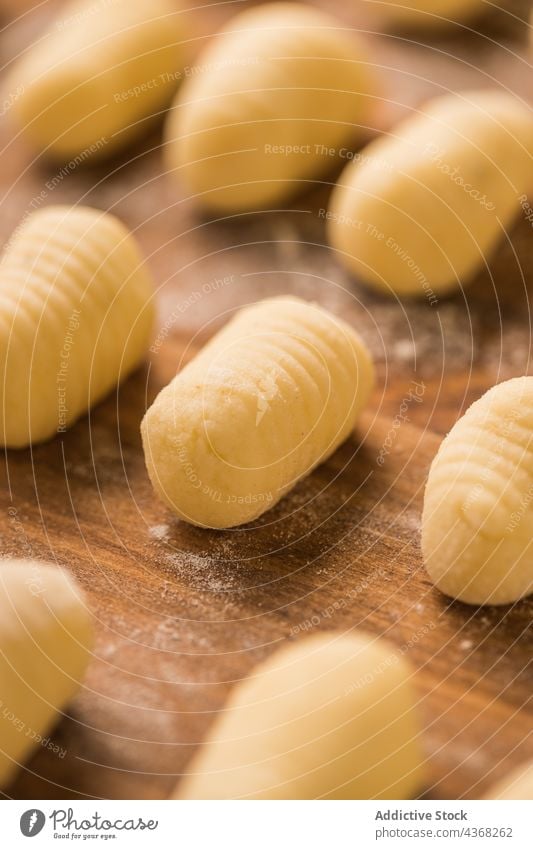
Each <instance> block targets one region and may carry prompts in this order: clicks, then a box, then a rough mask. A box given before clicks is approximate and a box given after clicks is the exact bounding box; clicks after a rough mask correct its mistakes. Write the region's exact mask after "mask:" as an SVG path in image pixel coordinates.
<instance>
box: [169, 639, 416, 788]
mask: <svg viewBox="0 0 533 849" xmlns="http://www.w3.org/2000/svg"><path fill="white" fill-rule="evenodd" d="M411 678H412V671H411V667H410V666H409V664H408V663H407V661H406V660H405V659H404V658H403V657H401V656H400V655H399V654H398V653H397V651H396V650H395V649H394V647H393V646H392V645H390V644H389V643H387V642H386V641H385V640H379V639H377V638H376V637H371V636H369V635H367V634H364V633H360V632H359V633H358V632H354V633H351V634H350V635H349V636H344V635H341V634H337V633H335V632H333V633H327V634H319V635H316V636H314V637H308V638H307V639H304V640H301V641H299V642H297V643H295V644H289V645H288V646H287V647H285V648H282V649H280V650H279V651H277V652H275V653H274V654H273V655H272V657H270V658H268V659H267V660H266V661H265V662H264V663H262V664H260V665H259V666H258V667H257V668H256V669H255V670H254V671H253V672H252V674H251V676H250V677H249V678H247V679H246V680H245V681H243V682H242V683H240V684H238V685H236V686H235V688H234V690H233V691H232V693H231V695H230V698H229V701H228V704H227V705H226V706H225V707H224V710H223V711H222V712H221V714H220V717H219V718H218V719H217V720H215V723H214V724H213V727H212V728H211V729H210V731H209V734H208V737H207V740H206V741H205V743H204V744H203V746H202V747H201V748H200V750H199V753H198V754H197V755H196V757H195V758H193V762H192V764H191V765H190V766H189V767H188V768H187V772H188V775H187V776H186V777H185V778H184V779H183V780H182V782H181V784H179V785H178V787H177V790H176V795H175V798H178V799H239V798H247V799H408V798H410V797H412V796H413V795H414V794H415V793H416V792H417V791H418V790H419V789H420V787H421V783H422V781H423V755H422V751H421V746H420V729H419V725H418V718H417V716H416V707H415V706H416V693H415V689H414V687H413V684H412V680H411Z"/></svg>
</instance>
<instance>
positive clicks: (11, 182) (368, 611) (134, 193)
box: [0, 0, 533, 798]
mask: <svg viewBox="0 0 533 849" xmlns="http://www.w3.org/2000/svg"><path fill="white" fill-rule="evenodd" d="M54 5H57V4H54V3H51V2H49V3H44V4H42V5H41V6H40V7H39V8H38V9H36V10H34V11H33V12H31V13H30V14H28V15H27V16H26V17H25V18H24V19H22V20H20V21H18V22H16V23H13V24H11V25H9V26H6V28H5V29H4V30H3V32H2V33H1V36H0V49H1V55H2V64H3V65H6V66H7V65H9V62H10V60H11V59H12V58H13V57H14V56H16V55H17V53H18V52H19V51H20V50H21V49H23V48H24V47H25V46H26V44H28V43H29V42H30V41H31V39H32V38H33V37H36V36H37V34H38V33H39V31H40V29H41V28H42V26H43V24H44V23H45V21H46V19H47V18H48V17H50V15H51V13H52V11H53V6H54ZM324 5H327V6H328V7H329V8H330V9H331V8H332V6H336V7H337V8H336V11H337V12H338V14H339V16H340V17H342V18H343V19H344V20H345V21H346V22H347V23H349V24H350V25H352V26H353V27H354V28H355V29H361V30H363V31H364V33H365V37H366V38H367V39H368V42H369V55H370V56H371V57H372V61H373V62H374V63H375V64H376V66H378V68H379V71H380V73H381V76H382V81H383V92H384V101H383V103H382V107H381V109H380V111H379V114H378V115H377V117H376V128H375V129H376V130H378V129H386V128H387V127H388V126H390V125H391V123H392V122H394V121H395V120H397V118H398V117H401V116H402V115H403V114H406V113H408V112H409V111H410V109H411V108H413V107H415V106H416V105H417V104H419V103H420V101H421V100H423V99H424V98H425V97H427V96H431V95H436V94H439V93H441V92H444V91H446V90H448V89H452V90H456V89H460V88H463V87H476V86H488V85H503V86H506V87H508V88H510V89H511V90H513V91H515V92H517V93H518V94H520V95H522V96H524V97H525V98H527V97H528V96H529V97H530V95H531V91H532V83H533V76H532V69H531V67H530V64H529V58H528V53H527V48H526V44H525V39H526V29H527V27H526V24H525V23H524V13H525V6H526V5H527V4H520V3H515V4H513V6H512V8H513V11H514V13H515V15H516V17H512V16H511V15H510V14H504V13H502V14H498V13H495V14H492V15H490V16H489V17H488V18H487V19H486V20H484V21H482V22H479V23H478V24H477V25H476V29H477V32H476V31H468V30H467V29H461V30H456V31H455V33H451V34H449V35H443V36H442V35H441V36H440V37H439V38H438V39H435V38H433V39H430V38H427V37H422V36H420V35H418V36H417V35H410V36H402V37H400V36H398V35H394V36H387V35H380V34H379V33H377V32H376V31H375V30H376V27H375V23H373V22H372V19H371V17H370V15H369V12H368V10H367V9H366V5H365V8H363V9H362V10H361V9H360V8H358V6H357V4H356V3H354V4H345V3H343V2H341V0H336V2H335V3H334V4H333V3H328V4H326V3H325V0H324ZM367 5H369V4H367ZM237 6H238V7H242V4H232V3H221V4H219V5H217V6H214V7H213V8H212V9H205V8H204V10H203V11H202V12H198V13H194V14H191V16H190V17H191V19H192V21H193V25H194V26H195V27H197V30H196V31H197V32H198V33H199V37H198V44H202V43H203V42H204V40H205V37H206V36H207V35H208V34H209V33H210V32H212V31H213V30H214V29H215V28H216V27H217V26H218V25H219V23H220V22H222V21H223V20H224V19H225V18H227V17H228V16H229V15H230V14H231V13H232V11H235V8H236V7H237ZM347 6H350V8H351V12H350V17H348V16H347V9H346V8H345V7H347ZM333 11H335V9H333ZM0 143H1V146H2V153H1V160H0V194H1V197H2V204H1V216H0V237H1V238H2V240H6V239H7V238H8V236H9V234H10V232H11V231H12V230H13V228H14V227H15V225H16V223H17V221H18V220H19V219H20V218H21V216H22V215H23V214H24V212H25V211H26V209H27V208H28V205H29V202H31V200H32V199H33V198H35V197H37V196H38V195H39V193H40V192H42V191H43V187H44V186H45V184H46V182H47V181H48V180H50V178H51V177H53V176H54V173H55V169H54V167H53V166H50V165H47V164H46V163H44V162H41V161H40V160H39V159H37V160H34V154H33V152H32V151H30V150H29V149H27V148H26V147H25V146H24V145H23V144H22V143H21V142H20V141H18V140H17V141H16V143H15V142H14V141H13V137H12V130H11V127H10V125H9V115H6V116H5V117H4V118H2V122H1V131H0ZM160 143H161V139H160V135H159V134H158V133H155V134H154V135H152V136H151V137H150V138H148V139H145V140H143V141H142V143H140V144H139V145H138V146H137V147H136V148H135V149H133V150H129V151H128V152H127V154H125V155H124V157H123V158H119V159H115V160H114V161H113V162H111V163H107V164H105V165H103V166H100V167H98V168H93V169H85V170H83V169H77V170H75V171H74V172H73V173H71V174H69V175H68V176H67V177H65V178H64V179H63V180H61V181H60V185H59V186H58V187H57V188H55V189H53V190H52V191H47V193H46V196H45V198H44V200H43V205H44V204H48V203H58V202H61V203H65V202H67V203H69V202H72V203H76V202H79V201H83V202H84V203H88V204H92V205H94V206H96V207H99V208H102V209H109V210H112V211H113V212H114V213H116V214H117V215H119V216H120V217H121V218H122V219H123V220H124V221H125V222H126V223H127V224H128V225H129V226H130V227H131V228H132V229H133V230H135V232H136V235H137V237H138V239H139V241H140V243H141V245H142V248H143V250H144V252H145V254H146V256H147V258H148V263H149V265H150V267H151V269H152V271H153V273H154V276H155V278H156V280H157V283H158V286H159V292H158V303H159V318H160V321H161V323H162V322H164V321H165V320H166V319H167V318H168V317H169V316H170V315H173V316H174V319H173V322H172V327H171V332H170V334H169V335H168V337H167V339H166V340H165V343H164V345H163V346H162V348H161V350H160V351H159V352H158V353H157V354H153V355H152V358H151V361H150V366H149V368H146V369H144V370H142V371H141V372H139V373H137V374H136V375H134V376H133V377H132V378H131V379H129V380H128V381H126V382H125V383H124V385H123V386H121V387H120V389H119V390H118V391H117V393H116V394H114V395H113V396H112V397H110V398H108V399H107V401H105V402H104V403H102V404H100V405H99V406H98V407H97V408H96V409H94V410H92V411H91V414H90V416H88V417H87V418H85V419H83V420H82V421H80V422H79V423H78V424H77V425H76V426H75V427H73V428H72V429H71V430H70V431H69V432H68V433H67V434H66V435H64V436H62V437H61V438H57V439H55V440H53V441H51V442H49V443H48V444H46V445H41V446H37V447H34V448H33V449H30V450H26V451H8V452H6V453H5V462H4V463H3V464H2V465H3V471H2V481H3V483H2V490H1V499H2V504H1V513H0V533H1V536H0V540H1V552H2V554H3V555H8V556H35V557H38V558H45V559H48V560H51V561H54V562H57V563H58V564H61V565H64V566H66V567H67V568H68V569H69V570H71V571H72V572H73V573H74V574H75V575H76V576H77V578H78V579H79V581H80V583H81V585H82V587H83V588H84V590H85V592H86V593H87V599H88V604H89V606H90V608H91V610H92V612H93V614H94V617H95V621H96V631H97V639H96V648H95V651H94V658H93V661H92V663H91V665H90V668H89V671H88V675H87V679H86V683H85V687H84V688H83V691H82V692H81V693H80V694H79V696H78V697H77V698H76V700H75V701H74V703H73V704H72V706H71V709H70V712H69V716H66V717H64V718H63V719H62V721H61V723H60V724H59V725H58V727H57V728H56V730H55V731H54V735H53V736H54V742H57V743H58V745H60V746H61V747H62V748H63V749H65V750H66V756H65V757H63V758H59V757H58V756H57V755H54V754H53V753H52V752H50V751H47V750H44V749H43V750H40V751H39V752H37V754H36V755H35V757H34V758H33V759H32V761H31V762H30V763H28V764H27V765H26V766H25V768H24V769H21V771H20V772H19V775H18V777H17V779H16V781H15V782H14V784H13V785H12V786H11V787H10V788H9V789H8V790H7V792H6V796H8V797H15V798H70V797H72V798H85V797H89V798H90V797H106V798H164V797H165V796H167V795H168V794H169V793H170V792H171V790H172V788H173V786H174V784H175V782H176V780H177V777H178V776H179V775H180V774H181V773H182V772H183V771H186V768H187V762H188V760H189V758H190V756H191V755H192V753H193V751H194V749H195V747H196V746H197V745H198V743H199V742H200V741H201V739H202V737H203V736H204V734H205V732H206V729H207V727H208V725H209V723H210V722H211V721H212V718H213V714H214V712H215V711H216V710H217V709H218V708H220V706H221V705H222V704H223V703H224V700H225V698H226V696H227V694H228V692H229V690H230V688H231V687H232V686H233V685H234V683H235V682H236V681H238V680H239V679H240V678H242V677H243V676H245V675H246V674H247V673H248V672H249V671H250V669H251V668H252V666H253V665H254V664H255V663H256V662H257V661H258V660H260V659H261V658H264V657H266V656H267V655H268V654H269V653H270V652H272V651H273V650H274V649H276V648H278V647H279V646H281V645H283V644H284V642H285V641H286V640H287V639H301V638H302V637H304V636H305V634H306V633H311V632H312V633H314V632H316V631H319V630H331V629H340V630H341V631H349V630H350V629H352V628H357V627H361V628H364V629H366V630H367V631H370V632H372V633H375V634H383V635H385V636H386V637H388V639H390V640H391V641H392V642H393V643H395V644H396V646H397V647H402V648H403V650H404V651H405V653H406V655H407V656H408V658H409V660H410V661H411V663H412V664H413V667H414V669H415V670H416V684H417V687H418V691H419V694H420V704H419V709H420V715H421V718H422V721H423V723H424V725H425V729H426V730H425V737H424V740H425V749H426V752H427V757H428V769H429V773H428V783H427V790H426V794H427V796H428V797H429V798H460V797H468V798H470V797H472V798H476V797H479V795H480V794H481V793H482V792H484V791H485V790H486V789H487V787H488V785H489V784H490V782H491V781H492V780H493V779H494V778H495V777H498V776H499V775H501V774H502V772H503V771H504V770H507V769H509V768H511V767H512V766H513V765H514V764H517V763H519V762H520V761H522V760H524V759H525V758H527V757H532V756H533V742H532V741H531V739H530V732H531V726H532V722H531V711H530V710H529V711H528V701H529V699H530V694H531V689H532V686H531V685H532V676H531V670H530V669H528V664H529V662H530V657H531V652H532V641H531V633H530V631H529V626H530V623H531V619H532V614H533V601H532V600H526V601H523V602H521V603H520V604H517V605H515V606H514V607H512V608H486V609H480V610H477V609H475V608H472V607H467V606H464V605H462V604H459V603H451V602H450V601H449V600H448V599H446V598H445V597H443V596H442V595H440V594H439V593H438V592H437V591H435V590H434V589H433V588H432V586H431V585H430V583H429V581H428V579H427V577H426V575H425V572H424V569H423V566H422V562H421V557H420V550H419V526H420V511H421V504H422V493H423V486H424V481H425V477H426V473H427V470H428V466H429V464H430V462H431V459H432V457H433V455H434V453H435V451H436V448H437V446H438V444H439V440H440V438H441V435H442V434H443V433H445V432H446V431H447V430H448V429H449V427H450V426H451V425H452V424H453V422H454V421H455V420H456V418H457V417H458V416H459V415H461V413H462V412H463V411H464V410H465V408H466V407H467V405H468V404H469V403H470V402H471V401H472V400H474V399H475V398H477V397H478V396H479V395H480V394H481V393H482V392H483V391H484V390H485V389H486V388H487V387H489V386H490V385H491V384H493V383H496V382H498V381H500V380H504V379H506V378H509V377H511V376H515V375H520V374H523V373H527V372H530V371H531V366H530V350H531V315H530V302H529V296H530V287H531V283H532V281H533V253H532V251H531V243H532V237H531V225H530V224H528V223H527V221H525V220H520V221H518V223H517V224H516V227H515V228H514V229H513V230H512V232H511V233H510V234H509V235H508V237H507V238H506V239H505V240H504V242H503V243H502V244H501V245H499V247H498V250H497V252H496V254H495V255H494V256H493V257H492V258H491V260H490V264H488V265H487V268H486V269H485V270H484V271H483V273H481V274H480V275H479V277H478V279H477V280H476V281H475V282H473V283H472V285H470V286H469V287H468V289H466V290H465V291H464V292H458V293H457V294H456V295H454V296H453V297H451V298H449V299H446V300H440V301H439V303H438V305H437V306H436V307H431V306H430V305H429V304H428V303H427V302H426V301H423V302H420V303H408V302H404V303H400V302H394V301H392V300H386V299H384V298H382V297H379V296H377V295H374V294H371V293H369V292H368V291H366V290H365V289H364V288H363V287H362V286H361V285H360V284H358V282H357V280H354V279H353V278H351V277H350V276H349V275H348V274H347V273H346V272H345V271H343V270H342V269H341V268H340V267H339V266H338V265H337V263H336V261H335V259H334V257H333V255H332V253H331V252H330V251H329V249H328V247H327V244H326V240H325V232H324V226H323V220H321V218H320V216H319V214H318V210H319V209H320V208H322V207H323V206H324V205H325V204H326V202H327V196H328V192H329V185H328V183H327V182H326V183H323V184H322V185H321V186H320V187H317V189H316V191H313V192H311V193H309V194H307V195H305V196H302V197H301V198H298V199H296V200H295V201H293V202H292V204H291V207H290V209H287V210H283V211H276V212H265V213H261V214H249V215H245V216H235V217H233V218H229V219H227V220H225V221H211V222H210V221H209V220H207V219H204V218H202V217H201V214H200V213H199V211H198V210H197V208H196V207H195V206H194V204H192V203H188V202H187V201H186V200H185V198H184V197H183V196H181V195H180V193H179V187H178V186H176V184H172V183H171V182H169V181H167V179H166V178H165V175H164V170H163V165H162V162H161V157H160V149H159V146H160ZM334 177H335V175H334V174H333V175H332V176H331V180H334ZM205 284H207V285H205ZM204 290H205V291H204ZM281 292H292V293H294V294H298V295H301V296H303V297H305V298H309V299H313V298H314V299H316V300H317V301H319V302H320V303H322V304H324V305H325V306H327V307H329V308H330V309H331V310H333V311H334V312H336V313H338V314H341V315H344V316H345V317H346V318H347V319H348V320H349V321H351V322H352V323H353V324H354V326H356V327H357V328H358V329H359V330H360V332H361V333H362V335H363V336H364V338H365V340H366V341H367V343H368V345H369V346H370V348H371V350H372V352H373V354H374V357H375V359H376V363H377V372H378V382H377V387H376V390H375V392H374V396H373V398H372V403H371V404H370V406H369V409H368V412H367V414H366V415H365V417H364V419H363V421H362V422H361V424H360V426H359V428H358V430H357V433H356V434H355V435H354V438H353V439H351V440H349V441H348V442H347V443H346V444H345V445H344V446H343V447H342V448H341V449H340V450H339V451H338V452H337V453H336V454H335V455H334V457H333V458H332V459H331V461H330V462H328V463H327V464H325V465H324V466H323V467H321V468H320V469H318V470H317V471H316V472H315V473H314V474H313V475H312V476H311V477H310V478H309V479H308V480H306V481H305V482H303V483H302V484H301V485H300V486H298V487H297V488H296V489H295V490H294V492H293V493H292V494H291V495H289V496H288V497H287V498H286V499H285V500H284V501H283V502H282V503H281V504H280V505H278V507H276V508H275V509H274V510H273V511H272V512H270V513H267V514H266V515H265V516H264V517H263V519H262V520H261V521H259V522H258V523H257V525H256V526H255V527H254V528H244V529H237V530H233V531H229V532H226V533H215V532H209V531H204V530H199V529H196V528H193V527H188V526H187V525H185V524H183V523H181V522H179V521H177V520H175V519H174V518H173V517H172V516H171V515H170V513H169V511H168V510H167V509H166V508H165V507H164V506H162V505H161V503H160V502H159V501H158V500H157V499H156V497H155V496H154V494H153V491H152V489H151V486H150V483H149V481H148V478H147V475H146V473H145V469H144V463H143V456H142V451H141V442H140V437H139V422H140V419H141V417H142V415H143V412H144V410H145V408H146V405H147V403H149V402H151V400H152V399H153V398H154V396H155V395H156V393H157V392H158V390H159V388H160V387H161V386H162V385H163V384H165V383H166V382H167V381H168V380H169V379H170V378H171V377H172V376H173V374H174V373H175V371H176V369H177V367H178V365H179V364H180V362H181V361H182V355H183V352H184V350H185V349H186V348H187V350H188V354H187V355H188V356H189V355H190V354H191V353H192V352H193V351H194V349H195V347H197V346H198V345H200V344H202V342H203V341H204V340H205V339H206V338H207V337H208V336H209V335H210V334H211V333H212V332H213V331H214V330H215V329H216V328H217V327H218V326H220V325H221V324H222V322H223V321H224V320H225V319H226V317H227V316H228V315H229V314H230V312H231V311H232V310H234V309H235V308H236V307H238V306H240V305H241V304H245V303H248V302H249V301H253V300H256V299H258V298H260V297H263V296H266V295H272V294H275V293H281ZM191 293H192V295H193V297H191ZM198 293H199V294H198ZM191 342H192V344H189V343H191ZM415 382H416V384H417V385H418V386H419V387H420V389H419V393H420V395H421V400H418V401H415V400H412V398H411V400H408V401H407V403H406V404H405V403H403V402H404V399H409V397H410V389H411V388H412V387H413V385H414V383H415ZM411 395H412V393H411ZM402 403H403V406H402ZM395 421H396V422H399V426H398V427H396V428H394V434H395V436H394V437H393V438H392V439H389V440H388V442H391V443H392V444H391V447H390V452H389V453H388V454H387V455H386V458H385V462H384V464H383V465H382V466H379V465H378V464H377V462H376V459H377V456H378V454H379V451H380V449H381V447H382V446H383V444H384V443H385V442H386V441H387V437H388V435H389V434H390V433H391V428H393V425H394V423H395ZM388 442H387V444H388Z"/></svg>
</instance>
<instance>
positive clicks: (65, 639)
mask: <svg viewBox="0 0 533 849" xmlns="http://www.w3.org/2000/svg"><path fill="white" fill-rule="evenodd" d="M92 643H93V633H92V624H91V617H90V615H89V612H88V611H87V609H86V607H85V603H84V600H83V594H82V593H81V590H80V588H79V587H78V586H77V584H76V582H75V581H74V580H73V579H72V578H71V577H70V576H69V575H68V574H67V573H66V572H64V571H63V570H62V569H57V568H56V567H55V566H50V565H48V564H45V563H39V562H36V561H32V560H0V699H1V702H2V713H1V714H0V787H5V786H6V785H7V784H8V782H9V781H10V780H11V779H12V778H13V774H14V772H15V771H16V769H17V766H18V765H19V764H21V763H23V761H24V760H26V758H27V757H28V756H29V755H30V753H31V751H32V750H33V749H34V748H37V746H38V745H39V743H40V742H41V741H42V739H43V738H44V737H45V735H46V734H48V733H49V732H50V730H51V728H52V727H53V725H54V723H55V722H56V721H57V719H58V718H59V713H60V711H61V710H62V709H63V708H64V707H65V706H66V704H67V703H68V702H69V701H70V699H71V698H72V697H73V696H74V695H75V693H76V692H77V690H78V689H79V687H80V685H81V681H82V678H83V675H84V673H85V669H86V667H87V664H88V662H89V659H90V652H91V648H92Z"/></svg>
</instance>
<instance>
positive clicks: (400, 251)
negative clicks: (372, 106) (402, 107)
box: [327, 90, 533, 303]
mask: <svg viewBox="0 0 533 849" xmlns="http://www.w3.org/2000/svg"><path fill="white" fill-rule="evenodd" d="M532 115H533V113H532V112H531V109H529V108H528V107H527V106H525V105H524V104H522V103H521V102H520V101H518V100H517V99H516V98H514V97H512V96H511V95H509V94H506V93H503V92H499V91H491V90H489V91H467V92H461V93H460V94H453V95H446V96H444V97H439V98H436V99H435V100H432V101H430V102H429V103H428V104H427V105H426V106H425V107H424V108H423V109H422V112H421V113H420V114H418V115H416V116H415V117H412V118H409V119H407V120H406V121H404V122H403V123H401V124H400V125H399V126H398V127H397V128H396V129H394V130H392V131H391V133H390V135H389V136H387V137H382V138H380V139H378V140H376V141H374V142H372V143H371V144H369V145H368V146H367V147H366V148H365V150H364V151H363V152H362V153H361V156H360V158H359V161H354V162H352V163H350V164H349V165H348V166H347V167H346V168H345V170H344V171H343V172H342V174H341V175H340V177H339V182H338V184H337V186H336V188H335V190H334V191H333V194H332V197H331V201H330V205H329V210H328V214H327V217H328V219H329V220H328V227H329V237H330V242H331V244H332V246H333V247H334V248H335V250H336V251H337V252H338V253H337V257H338V259H339V261H340V262H342V263H344V264H345V265H346V266H347V267H348V268H349V269H351V270H352V271H353V272H355V274H356V275H357V276H358V278H360V279H361V281H363V282H364V283H367V284H369V285H371V286H373V287H376V288H378V289H380V290H383V291H384V292H386V293H388V294H391V295H399V296H405V295H418V296H426V297H427V298H429V299H430V300H431V302H433V303H434V301H435V299H436V298H438V296H439V295H443V294H445V293H447V292H449V291H450V290H452V289H454V288H456V287H458V286H460V285H463V284H466V283H468V282H469V281H470V280H471V278H472V277H473V276H474V275H475V273H476V272H477V271H479V270H480V269H481V268H482V267H483V266H484V265H485V263H487V262H488V261H489V260H490V258H491V255H492V253H493V251H494V248H495V247H496V245H497V244H498V242H499V241H500V240H501V239H502V237H503V235H504V233H505V231H506V229H507V228H508V227H509V226H510V225H511V224H512V222H513V220H514V219H515V218H516V216H517V215H518V214H519V212H520V201H521V199H523V198H522V196H524V195H526V194H527V193H528V192H529V191H530V190H531V188H532V185H533V117H532Z"/></svg>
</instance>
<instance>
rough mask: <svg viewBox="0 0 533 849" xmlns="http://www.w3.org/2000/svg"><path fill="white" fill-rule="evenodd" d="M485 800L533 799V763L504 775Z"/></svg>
mask: <svg viewBox="0 0 533 849" xmlns="http://www.w3.org/2000/svg"><path fill="white" fill-rule="evenodd" d="M485 799H533V761H528V762H527V763H523V764H521V765H520V766H518V767H516V769H514V770H513V771H512V772H511V773H509V775H504V777H503V778H501V779H500V780H499V781H497V782H496V784H494V785H493V786H492V787H491V788H490V790H489V792H488V793H487V795H486V796H485Z"/></svg>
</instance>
